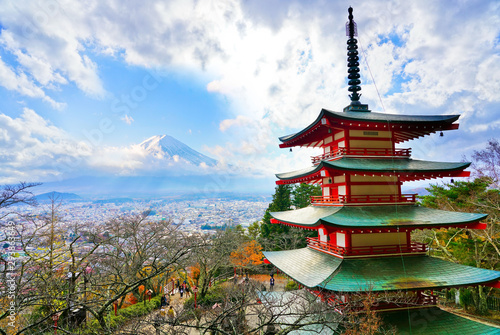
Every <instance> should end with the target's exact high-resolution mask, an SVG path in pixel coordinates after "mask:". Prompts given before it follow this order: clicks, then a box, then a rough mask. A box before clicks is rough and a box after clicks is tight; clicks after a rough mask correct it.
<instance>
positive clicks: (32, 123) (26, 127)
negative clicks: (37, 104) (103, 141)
mask: <svg viewBox="0 0 500 335" xmlns="http://www.w3.org/2000/svg"><path fill="white" fill-rule="evenodd" d="M0 128H1V129H2V131H1V132H0V152H2V154H1V155H0V156H1V159H0V162H1V163H0V166H1V169H0V170H1V171H2V172H1V173H0V180H2V182H4V183H9V182H19V181H23V180H28V181H40V180H44V179H54V178H60V177H63V176H66V173H67V172H68V171H72V170H75V169H77V168H78V167H80V166H81V165H82V164H83V163H84V160H85V159H86V158H87V157H88V156H89V154H91V150H90V147H89V146H88V145H87V144H86V143H84V142H78V141H75V140H73V139H72V138H71V137H70V136H69V135H68V134H67V133H65V132H64V131H63V130H61V129H59V128H57V127H55V126H54V125H52V124H50V123H49V122H47V121H46V120H45V119H43V118H42V117H41V116H40V115H38V114H37V113H35V111H33V110H31V109H28V108H25V109H24V110H23V112H22V114H21V115H20V116H19V117H17V118H12V117H9V116H7V115H5V114H0Z"/></svg>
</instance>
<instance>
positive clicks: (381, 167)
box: [276, 157, 471, 183]
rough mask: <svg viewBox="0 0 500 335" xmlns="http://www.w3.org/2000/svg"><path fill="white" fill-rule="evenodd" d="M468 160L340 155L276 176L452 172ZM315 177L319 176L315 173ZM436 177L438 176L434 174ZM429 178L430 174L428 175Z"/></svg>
mask: <svg viewBox="0 0 500 335" xmlns="http://www.w3.org/2000/svg"><path fill="white" fill-rule="evenodd" d="M470 164H471V163H468V162H454V163H450V162H432V161H424V160H417V159H411V158H397V159H391V158H351V157H342V158H339V159H336V160H332V161H321V162H320V163H319V164H318V165H315V166H312V167H308V168H305V169H301V170H297V171H292V172H285V173H278V174H276V177H278V179H280V180H290V181H291V182H292V183H293V182H299V181H300V180H297V181H295V180H296V179H300V178H303V177H308V176H314V175H315V174H318V173H319V172H320V171H321V170H322V169H326V170H335V171H342V172H345V171H352V172H356V171H359V172H368V173H419V174H423V173H436V172H452V171H463V170H464V169H466V168H467V167H469V165H470ZM316 177H319V175H317V176H316ZM436 177H438V176H436ZM428 178H431V176H428Z"/></svg>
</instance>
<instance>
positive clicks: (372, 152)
mask: <svg viewBox="0 0 500 335" xmlns="http://www.w3.org/2000/svg"><path fill="white" fill-rule="evenodd" d="M410 154H411V149H395V150H392V149H363V148H338V149H336V150H334V151H331V152H329V153H326V154H323V155H318V156H312V157H311V160H312V163H313V165H317V164H319V163H321V161H325V160H332V159H335V158H340V157H342V156H361V157H377V158H380V157H392V158H394V157H395V158H408V157H410Z"/></svg>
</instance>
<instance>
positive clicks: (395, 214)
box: [270, 205, 488, 229]
mask: <svg viewBox="0 0 500 335" xmlns="http://www.w3.org/2000/svg"><path fill="white" fill-rule="evenodd" d="M270 214H271V216H272V217H273V218H274V219H275V220H278V221H279V222H280V223H285V224H289V225H293V226H297V227H300V228H304V229H309V228H312V229H314V228H317V227H318V226H321V225H324V226H330V227H334V228H339V229H345V228H348V229H360V228H363V229H370V228H372V229H387V228H389V229H391V228H396V227H404V228H409V229H422V228H433V227H454V226H464V225H470V224H475V223H478V222H479V221H481V220H484V219H485V218H486V217H487V216H488V215H487V214H481V213H463V212H451V211H444V210H440V209H433V208H427V207H422V206H418V205H405V206H397V205H384V206H336V207H335V206H309V207H306V208H301V209H296V210H290V211H283V212H271V213H270Z"/></svg>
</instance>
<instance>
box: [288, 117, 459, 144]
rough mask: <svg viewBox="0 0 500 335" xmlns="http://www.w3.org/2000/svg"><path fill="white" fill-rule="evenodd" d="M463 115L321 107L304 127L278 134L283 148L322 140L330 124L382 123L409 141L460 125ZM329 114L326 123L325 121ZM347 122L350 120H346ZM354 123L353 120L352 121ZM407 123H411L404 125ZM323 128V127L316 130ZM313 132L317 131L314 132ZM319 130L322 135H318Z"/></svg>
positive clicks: (399, 136)
mask: <svg viewBox="0 0 500 335" xmlns="http://www.w3.org/2000/svg"><path fill="white" fill-rule="evenodd" d="M459 117H460V115H397V114H386V113H374V112H333V111H330V110H327V109H322V110H321V112H320V113H319V115H318V117H317V118H316V120H314V122H313V123H311V124H310V125H309V126H307V127H306V128H304V129H303V130H301V131H299V132H297V133H294V134H290V135H286V136H282V137H279V140H280V141H281V142H283V143H282V144H280V148H288V147H294V146H303V145H308V144H309V143H312V142H317V141H319V139H320V138H323V137H324V136H327V135H326V134H327V130H328V129H329V128H330V127H335V126H336V127H340V128H347V127H352V128H353V129H356V126H358V127H360V126H361V127H368V128H369V127H370V125H372V126H374V125H376V124H380V125H381V127H380V128H379V129H381V130H384V128H385V130H391V131H394V132H395V136H394V140H395V142H396V143H399V142H404V141H408V140H410V139H414V138H417V137H420V136H425V135H429V134H431V133H435V132H437V131H442V130H453V129H458V124H453V122H455V121H456V120H458V118H459ZM323 118H326V120H327V123H322V119H323ZM346 122H349V124H347V123H346ZM352 123H354V124H352ZM403 125H406V126H408V127H403ZM321 128H324V129H322V131H320V132H318V131H317V130H318V129H320V130H321ZM313 134H314V135H313ZM318 134H319V135H318Z"/></svg>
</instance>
